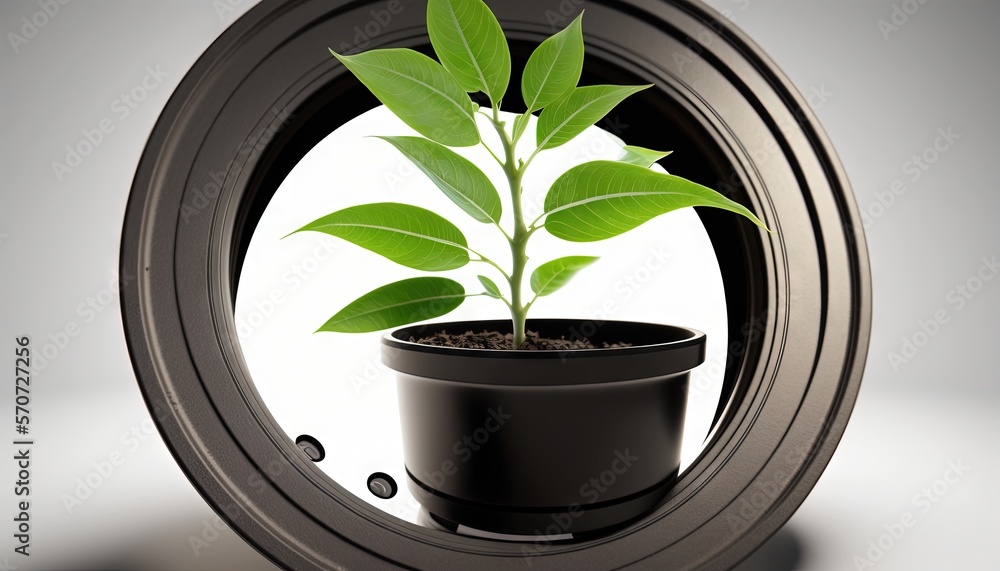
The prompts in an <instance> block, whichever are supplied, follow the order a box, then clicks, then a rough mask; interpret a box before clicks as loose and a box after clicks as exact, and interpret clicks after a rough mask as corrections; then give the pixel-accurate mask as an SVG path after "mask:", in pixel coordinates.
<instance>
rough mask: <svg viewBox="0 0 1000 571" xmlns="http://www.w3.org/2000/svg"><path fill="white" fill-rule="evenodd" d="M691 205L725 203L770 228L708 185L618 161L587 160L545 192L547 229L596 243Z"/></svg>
mask: <svg viewBox="0 0 1000 571" xmlns="http://www.w3.org/2000/svg"><path fill="white" fill-rule="evenodd" d="M688 206H711V207H713V208H722V209H724V210H728V211H730V212H735V213H736V214H741V215H743V216H745V217H747V218H749V219H750V220H752V221H753V222H754V224H757V225H758V226H760V227H762V228H765V229H766V227H765V226H764V224H763V223H762V222H761V221H760V220H758V219H757V217H756V216H754V214H753V213H752V212H750V211H749V210H747V209H746V208H745V207H743V206H741V205H740V204H737V203H736V202H733V201H732V200H729V199H728V198H726V197H724V196H722V195H721V194H719V193H718V192H716V191H714V190H712V189H710V188H708V187H705V186H702V185H700V184H697V183H695V182H692V181H689V180H687V179H684V178H681V177H679V176H674V175H669V174H664V173H660V172H656V171H653V170H650V169H648V168H644V167H641V166H638V165H631V164H627V163H621V162H616V161H592V162H589V163H584V164H582V165H578V166H575V167H573V168H571V169H569V170H568V171H566V172H565V173H563V174H562V175H561V176H560V177H559V178H558V179H556V181H555V182H554V183H552V187H551V188H550V189H549V192H548V194H547V195H546V196H545V229H546V230H548V231H549V233H550V234H552V235H553V236H556V237H557V238H562V239H563V240H569V241H571V242H593V241H596V240H604V239H606V238H611V237H613V236H617V235H619V234H622V233H624V232H627V231H629V230H631V229H633V228H635V227H637V226H639V225H640V224H642V223H644V222H646V221H648V220H651V219H652V218H655V217H656V216H659V215H661V214H665V213H667V212H671V211H673V210H677V209H680V208H685V207H688Z"/></svg>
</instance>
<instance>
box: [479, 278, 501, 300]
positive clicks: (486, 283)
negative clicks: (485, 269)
mask: <svg viewBox="0 0 1000 571" xmlns="http://www.w3.org/2000/svg"><path fill="white" fill-rule="evenodd" d="M476 277H477V278H479V283H481V284H483V287H484V288H486V295H488V296H490V297H493V298H496V299H502V298H503V294H502V293H500V288H498V287H497V284H495V283H493V280H491V279H490V278H488V277H486V276H476Z"/></svg>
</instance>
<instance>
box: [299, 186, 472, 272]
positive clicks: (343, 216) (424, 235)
mask: <svg viewBox="0 0 1000 571" xmlns="http://www.w3.org/2000/svg"><path fill="white" fill-rule="evenodd" d="M304 231H314V232H323V233H324V234H329V235H331V236H336V237H338V238H342V239H344V240H347V241H348V242H353V243H355V244H357V245H358V246H361V247H362V248H367V249H368V250H371V251H372V252H375V253H376V254H381V255H382V256H385V257H386V258H389V259H390V260H392V261H393V262H396V263H397V264H402V265H404V266H407V267H410V268H414V269H417V270H427V271H441V270H452V269H455V268H460V267H462V266H464V265H465V264H467V263H469V251H468V249H467V248H466V246H467V243H466V241H465V236H464V235H462V231H461V230H459V229H458V228H457V227H456V226H455V225H454V224H452V223H451V222H448V221H447V220H445V219H444V218H442V217H441V216H439V215H437V214H435V213H433V212H431V211H430V210H426V209H424V208H420V207H418V206H411V205H409V204H399V203H396V202H379V203H375V204H361V205H358V206H351V207H348V208H345V209H343V210H338V211H337V212H334V213H332V214H328V215H326V216H324V217H322V218H319V219H317V220H314V221H312V222H310V223H309V224H306V225H305V226H303V227H302V228H299V229H298V230H296V231H295V232H304ZM293 234H294V232H293Z"/></svg>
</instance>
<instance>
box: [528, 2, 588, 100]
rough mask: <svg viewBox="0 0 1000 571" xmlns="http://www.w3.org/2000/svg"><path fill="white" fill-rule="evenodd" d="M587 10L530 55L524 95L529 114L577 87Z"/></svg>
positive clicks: (581, 65)
mask: <svg viewBox="0 0 1000 571" xmlns="http://www.w3.org/2000/svg"><path fill="white" fill-rule="evenodd" d="M582 19H583V13H582V12H581V13H580V15H579V16H577V17H576V19H575V20H573V22H572V23H570V25H569V26H566V29H564V30H562V31H561V32H558V33H556V34H555V35H553V36H552V37H550V38H548V39H546V40H545V41H544V42H542V43H541V44H540V45H539V46H538V47H537V48H535V51H534V52H533V53H532V54H531V57H529V58H528V63H527V64H525V66H524V74H523V75H522V77H521V96H522V97H524V104H525V105H527V107H528V111H527V112H528V113H531V112H532V111H538V110H539V109H541V108H543V107H546V106H548V105H549V104H550V103H553V102H555V101H556V100H557V99H559V98H560V97H562V96H563V95H565V94H566V93H567V92H568V91H569V90H571V89H573V88H574V87H576V84H577V83H578V82H579V81H580V74H581V73H582V72H583V29H582V22H581V21H582Z"/></svg>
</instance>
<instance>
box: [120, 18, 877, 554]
mask: <svg viewBox="0 0 1000 571" xmlns="http://www.w3.org/2000/svg"><path fill="white" fill-rule="evenodd" d="M563 4H568V3H563ZM560 6H561V5H558V4H552V5H547V4H544V3H543V4H537V3H534V2H530V1H528V0H516V1H511V2H504V3H498V4H497V5H496V6H493V8H494V10H495V11H496V12H497V16H498V18H499V19H500V21H501V23H502V24H503V26H504V28H505V30H507V31H508V34H509V35H510V36H511V47H512V56H513V58H514V68H515V70H514V77H518V76H519V68H520V67H521V66H523V64H524V61H525V60H526V58H527V56H528V54H529V53H530V49H531V48H532V47H533V46H534V45H536V44H537V43H538V42H539V41H540V40H541V39H543V38H544V37H546V36H547V35H549V34H550V33H551V32H552V31H553V26H556V27H559V25H560V24H559V18H565V21H566V22H568V21H569V19H570V18H571V17H572V16H574V15H575V13H574V12H575V11H578V9H579V7H575V6H574V7H573V11H571V13H567V14H562V13H561V12H560V11H559V10H560ZM383 7H384V6H383V5H382V4H381V3H378V2H334V3H326V4H323V5H317V4H313V3H305V2H292V3H279V2H264V3H262V4H261V5H259V6H257V7H255V8H254V9H252V10H251V11H250V12H249V13H247V15H245V16H244V17H243V18H241V19H240V20H239V21H237V22H236V23H234V25H233V26H232V27H231V28H230V29H229V30H228V31H227V32H226V33H225V34H223V36H222V37H220V38H219V40H218V41H216V42H215V43H214V44H213V45H212V47H211V48H209V50H208V51H207V52H206V53H205V54H204V55H203V56H202V58H201V59H200V60H199V61H198V62H197V63H196V65H195V66H194V67H193V68H192V70H191V71H190V72H189V74H188V75H187V76H186V77H185V79H184V80H183V81H182V83H181V85H180V86H179V87H178V89H177V92H176V93H175V94H174V96H173V97H172V98H171V99H170V101H169V103H168V105H167V107H166V109H165V110H164V112H163V115H162V116H161V119H160V121H159V122H158V123H157V125H156V128H155V129H154V131H153V134H152V135H151V137H150V140H149V143H148V144H147V148H146V150H145V152H144V153H143V157H142V160H141V162H140V165H139V169H138V171H137V174H136V178H135V181H134V183H133V188H132V193H131V196H130V199H129V205H128V210H127V213H126V221H125V232H124V236H123V242H122V257H121V263H122V268H121V272H122V274H123V275H133V274H134V273H137V274H138V275H139V276H140V278H139V279H138V280H136V281H135V282H134V283H131V284H128V286H127V287H126V288H125V289H124V291H123V302H122V303H123V318H124V322H125V329H126V334H127V339H128V343H129V348H130V351H131V354H132V358H133V363H134V366H135V369H136V373H137V377H138V379H139V383H140V386H141V388H142V391H143V395H144V397H145V399H146V402H147V405H148V406H149V408H150V409H151V411H152V413H153V415H154V418H155V419H156V421H157V424H158V427H159V429H160V431H161V434H162V435H163V437H164V440H165V441H166V442H167V444H168V446H169V447H170V448H171V450H172V452H173V454H174V456H175V458H176V459H177V461H178V464H179V465H180V466H181V467H182V469H184V471H185V472H186V474H187V475H188V477H189V478H190V479H191V481H192V483H193V484H194V485H195V486H196V487H197V488H198V489H199V490H200V491H201V492H202V494H203V495H204V496H205V497H206V498H207V499H208V500H209V501H210V502H211V503H212V505H213V506H214V507H215V509H216V510H217V511H218V512H219V513H220V514H224V517H226V518H227V520H228V521H229V523H230V524H231V525H232V527H233V528H234V529H236V530H237V531H238V532H239V533H241V535H243V537H244V538H246V539H247V541H249V542H250V543H252V544H253V545H255V546H256V547H257V548H258V549H259V550H261V551H262V552H263V553H265V554H267V555H268V556H269V557H270V558H272V559H273V560H274V561H275V562H277V563H279V564H280V565H283V566H286V567H289V568H296V569H306V568H326V569H331V568H332V569H336V568H344V567H347V568H353V567H358V568H366V569H367V568H372V569H375V568H396V567H406V568H427V569H436V568H476V569H487V570H489V569H501V568H505V567H508V566H510V565H511V564H512V562H516V561H519V560H522V559H525V558H530V559H529V560H530V562H531V564H532V565H533V566H535V567H540V568H543V569H589V568H595V567H594V565H595V563H594V562H597V561H599V562H601V563H600V567H598V568H622V567H633V568H650V569H659V568H666V567H669V568H677V569H686V568H694V567H708V568H727V567H730V566H732V565H734V564H735V563H736V562H738V561H739V560H741V559H742V558H744V557H745V556H746V555H747V554H749V553H750V552H751V551H752V550H753V549H755V548H756V547H757V546H758V545H760V544H761V543H762V542H763V541H764V540H766V539H767V537H769V536H770V534H772V533H773V532H774V531H775V530H776V529H778V527H780V526H781V524H783V523H784V521H786V520H787V518H788V517H790V515H791V514H792V512H794V510H795V508H796V507H797V506H798V505H799V504H800V503H801V501H802V500H803V499H804V498H805V496H806V494H807V493H808V491H809V489H811V487H812V485H813V484H814V483H815V482H816V480H817V479H818V478H819V475H820V474H821V473H822V470H823V468H824V467H825V465H826V463H827V462H828V460H829V458H830V456H831V455H832V453H833V450H834V448H835V447H836V444H837V442H838V441H839V438H840V435H841V434H842V433H843V430H844V427H845V425H846V422H847V418H848V417H849V414H850V409H851V407H852V406H853V401H854V398H855V396H856V394H857V389H858V386H859V384H860V378H861V369H862V366H863V362H864V356H865V351H866V348H867V342H868V334H869V319H870V303H871V301H870V287H869V272H868V266H867V257H866V252H865V248H864V241H863V237H862V235H861V233H860V229H859V228H860V224H859V223H858V217H857V212H856V209H855V207H854V204H853V200H852V199H851V193H850V189H849V186H848V184H847V181H846V179H845V177H844V174H843V171H842V169H841V168H840V166H839V164H838V163H837V160H836V158H835V156H834V154H833V152H832V150H831V149H830V147H829V144H828V142H827V141H826V139H825V137H824V136H823V135H822V133H821V132H820V131H819V129H818V128H817V126H816V125H815V122H814V120H813V119H812V116H811V114H810V113H809V111H808V107H807V106H806V105H805V103H804V102H803V101H802V100H801V98H800V97H798V96H797V95H796V94H795V93H794V91H793V90H792V89H791V88H790V86H789V84H788V82H787V80H785V79H784V78H783V77H782V76H781V75H780V73H778V72H777V71H776V69H775V67H774V65H773V64H771V63H770V62H769V61H768V60H767V59H766V58H765V57H764V56H763V55H762V54H761V53H760V51H759V50H758V49H757V48H756V47H755V46H753V45H752V44H751V43H750V42H749V40H747V39H746V38H745V37H743V36H742V34H740V33H739V32H737V31H735V30H733V29H731V28H730V27H729V25H728V24H727V23H725V22H720V21H719V20H718V19H717V18H716V16H715V15H714V14H712V13H710V12H709V11H707V10H706V9H704V8H703V7H701V6H700V5H696V4H691V3H688V2H644V1H642V2H641V1H638V0H636V1H634V2H633V1H627V2H608V3H604V2H589V3H588V4H587V6H586V8H587V18H588V23H587V26H585V40H586V42H587V50H588V59H587V62H586V64H585V65H586V67H585V72H584V78H583V80H582V82H581V83H583V84H595V83H653V84H654V85H655V87H654V88H652V89H650V90H647V91H646V92H643V97H641V98H637V99H635V100H633V101H629V102H626V104H624V105H623V106H621V107H620V108H619V109H618V110H617V113H618V115H619V117H620V119H619V120H620V121H621V122H622V123H624V124H628V125H629V127H628V132H627V134H626V135H625V138H626V139H627V141H628V142H629V143H630V144H638V145H645V146H651V147H659V148H668V149H669V148H673V149H678V150H681V149H682V150H684V155H685V161H683V162H681V161H677V164H670V170H671V172H675V173H677V174H680V175H682V176H685V177H687V178H691V179H693V180H696V181H698V182H702V183H703V184H707V185H709V186H713V187H715V188H717V189H718V190H720V191H721V192H723V193H725V194H727V195H728V196H730V197H731V198H733V199H735V200H737V201H739V202H741V203H743V204H745V205H747V206H748V207H749V208H751V209H752V210H754V211H755V212H756V213H757V214H758V215H759V216H760V217H761V218H762V219H763V220H764V221H765V223H767V224H768V226H770V227H771V228H774V229H775V230H777V234H776V235H771V236H769V235H762V234H760V233H758V232H756V231H753V230H752V229H751V228H748V227H747V226H746V225H741V224H739V223H738V221H737V220H735V217H731V216H726V215H724V214H722V213H714V212H699V213H698V215H699V217H700V221H701V223H702V224H703V226H704V228H705V231H706V232H707V234H708V237H709V239H710V240H711V242H712V244H713V247H714V250H715V253H716V257H717V258H718V263H719V270H720V272H721V275H722V279H723V283H724V286H725V303H726V308H727V324H726V329H727V337H728V343H727V351H726V364H725V367H724V374H723V383H722V388H721V391H722V398H721V399H720V402H719V407H718V408H717V410H716V412H715V415H714V417H715V418H714V420H715V428H714V430H713V431H712V433H711V434H710V436H709V438H708V441H707V443H706V445H705V447H704V449H703V451H702V452H701V454H700V455H699V456H698V457H697V458H696V459H694V460H693V462H692V463H691V465H690V467H689V468H688V470H687V471H686V472H685V473H684V474H683V475H682V477H681V478H680V480H679V481H678V483H677V485H676V486H675V487H674V488H673V489H672V490H671V492H670V493H669V495H668V497H667V498H666V500H665V501H664V502H663V503H662V505H660V506H659V507H658V508H656V509H655V510H654V511H653V512H652V513H651V514H650V515H649V516H647V517H645V518H642V520H640V521H638V522H634V523H632V524H629V525H627V526H625V527H624V528H622V529H618V530H614V531H613V532H610V533H607V534H603V535H602V536H600V537H596V538H589V539H584V540H580V541H574V542H570V543H563V542H559V541H548V540H544V539H537V538H536V539H534V540H531V539H526V540H524V541H520V542H497V541H491V540H489V539H485V538H476V537H465V536H461V535H456V534H454V533H452V532H451V531H450V530H447V529H442V528H436V527H433V526H418V525H413V524H410V523H408V522H405V521H398V520H395V519H393V518H389V517H386V515H385V514H384V513H382V512H380V511H379V510H378V509H374V508H372V507H371V506H370V505H369V504H367V503H366V502H364V501H359V499H358V497H357V496H356V495H355V494H352V493H350V492H349V491H348V490H346V489H344V488H343V487H342V486H340V485H339V484H338V483H337V482H336V481H334V480H332V479H331V478H330V477H329V476H327V475H326V474H325V473H324V472H323V470H321V469H320V467H319V466H317V465H315V464H314V462H313V461H311V460H310V458H309V457H308V456H306V455H303V453H302V451H301V450H300V449H299V446H298V444H297V443H296V442H295V441H294V440H293V439H292V438H291V437H289V435H288V434H287V433H286V432H285V431H284V430H282V428H281V426H280V425H279V424H278V423H277V422H276V421H275V419H274V418H273V417H272V416H271V415H270V413H269V412H268V407H267V406H266V404H265V402H264V401H263V399H261V396H260V394H259V393H258V391H257V390H256V388H255V385H254V382H253V380H252V378H251V375H250V371H249V369H248V367H247V365H246V362H245V359H244V356H243V354H242V351H241V350H240V347H239V341H238V339H239V336H238V331H237V329H238V327H237V323H236V321H235V318H234V307H235V299H236V292H237V288H238V286H239V276H240V274H241V269H242V267H243V264H244V260H245V256H246V255H247V251H248V247H249V242H250V240H249V238H250V236H252V235H253V231H254V229H255V228H256V226H257V223H258V221H259V220H260V219H261V216H262V213H263V212H264V210H265V209H266V207H267V204H268V203H269V202H270V200H271V197H272V195H273V193H274V191H275V189H277V188H278V187H279V185H280V183H281V181H282V180H284V178H285V177H286V176H287V175H288V173H289V172H290V171H291V169H292V168H293V167H294V165H295V164H297V163H298V162H299V160H300V159H301V158H302V157H303V156H304V155H305V154H306V153H307V152H308V150H309V149H311V148H313V147H314V146H315V145H316V144H317V143H318V142H319V141H320V140H322V139H323V138H324V137H326V136H327V135H328V134H329V133H331V132H333V131H334V130H335V129H337V128H338V127H340V126H341V125H343V124H345V123H346V122H348V121H349V120H351V119H353V118H354V117H357V116H358V115H360V114H362V113H363V112H365V111H367V110H369V109H372V108H373V107H375V105H376V104H377V102H376V101H375V100H374V98H372V97H371V96H370V95H368V94H367V92H366V91H365V90H364V89H363V88H361V87H360V86H359V85H358V84H357V82H356V81H355V80H354V79H353V77H351V76H350V75H349V74H346V73H345V70H344V69H343V68H341V67H339V66H338V65H335V62H334V61H333V60H332V58H330V57H329V54H328V52H327V51H326V48H327V47H328V46H329V47H333V48H335V49H337V48H340V50H339V51H347V50H344V49H343V48H344V46H343V45H341V43H342V42H343V43H346V44H350V43H351V42H353V39H354V37H355V35H356V31H355V30H356V29H362V30H363V29H364V26H365V25H366V24H367V23H369V22H370V21H371V19H372V13H373V12H372V11H373V10H376V11H377V10H380V9H382V8H383ZM359 26H360V28H358V27H359ZM364 42H365V45H364V46H363V49H371V48H376V47H386V46H405V47H413V48H415V49H419V50H424V51H426V50H427V49H428V41H427V38H426V33H425V29H424V25H423V11H422V9H414V8H408V9H406V10H403V11H401V12H400V13H398V14H395V15H394V16H393V17H392V19H391V21H389V22H388V23H386V24H385V25H384V26H382V29H381V31H380V33H379V34H378V35H377V36H376V37H371V36H370V35H369V36H368V38H367V39H365V40H364ZM348 47H350V46H348ZM511 89H517V86H516V85H512V87H511ZM510 110H511V111H519V110H518V109H516V108H511V109H510ZM762 149H764V150H767V149H770V150H769V151H767V152H761V150H762ZM209 457H211V458H212V459H213V460H212V462H208V461H207V460H206V459H207V458H209ZM327 461H329V460H327ZM761 498H763V499H761ZM746 505H750V506H751V507H752V508H753V509H746V508H745V506H746Z"/></svg>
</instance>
